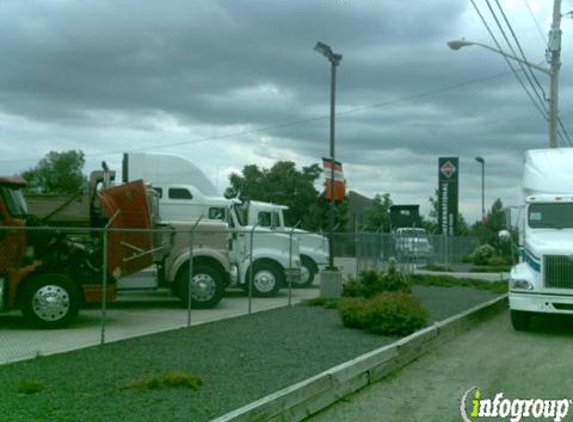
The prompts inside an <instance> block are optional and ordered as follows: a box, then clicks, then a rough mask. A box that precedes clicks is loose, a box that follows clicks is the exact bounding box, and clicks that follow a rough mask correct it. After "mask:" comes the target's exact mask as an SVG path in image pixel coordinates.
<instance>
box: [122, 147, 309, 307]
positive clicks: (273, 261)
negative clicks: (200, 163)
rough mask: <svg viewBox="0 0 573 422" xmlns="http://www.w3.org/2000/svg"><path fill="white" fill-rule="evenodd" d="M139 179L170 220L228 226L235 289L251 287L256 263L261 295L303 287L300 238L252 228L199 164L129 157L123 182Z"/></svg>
mask: <svg viewBox="0 0 573 422" xmlns="http://www.w3.org/2000/svg"><path fill="white" fill-rule="evenodd" d="M134 177H137V178H139V177H144V178H145V180H146V181H148V182H150V183H151V184H152V185H153V188H154V189H155V190H156V191H157V192H158V194H159V203H160V204H161V214H162V217H163V218H165V219H166V220H176V221H187V220H193V221H195V220H197V219H198V218H199V217H203V218H206V219H210V220H222V221H225V222H227V223H228V227H229V236H230V238H229V250H230V251H229V259H230V262H231V267H232V276H231V282H232V284H233V282H234V283H237V284H239V285H240V286H241V287H244V288H247V287H248V285H249V282H250V280H251V271H250V269H251V262H252V267H253V269H254V270H253V274H252V280H253V284H252V286H253V294H254V295H256V296H259V297H270V296H275V295H276V294H277V293H278V291H279V289H280V288H281V287H282V286H284V285H285V284H286V283H287V281H289V280H292V282H293V284H299V283H300V272H301V258H300V250H299V241H298V238H297V237H296V236H289V235H288V234H285V233H276V232H274V231H272V230H271V229H270V228H268V227H263V226H261V225H258V226H256V227H255V225H249V222H248V221H247V220H246V219H245V218H244V216H243V212H242V211H241V210H240V209H238V207H239V205H240V204H241V201H239V200H236V199H226V198H225V197H223V196H222V195H221V194H220V193H218V191H217V189H216V187H215V186H214V185H213V184H212V183H211V182H210V181H209V179H208V178H207V177H206V176H205V174H204V173H203V172H202V171H201V170H200V169H198V168H197V167H196V166H195V165H194V164H193V163H191V162H189V161H187V160H185V159H183V158H181V157H177V156H173V155H163V154H142V153H128V154H125V155H124V163H123V178H124V180H131V179H132V178H134ZM253 233H254V235H253V239H252V250H253V253H252V257H251V235H252V234H253Z"/></svg>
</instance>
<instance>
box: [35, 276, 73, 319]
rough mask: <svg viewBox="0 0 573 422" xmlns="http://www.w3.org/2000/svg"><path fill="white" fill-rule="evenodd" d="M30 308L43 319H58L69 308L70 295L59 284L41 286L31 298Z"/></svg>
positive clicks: (62, 316)
mask: <svg viewBox="0 0 573 422" xmlns="http://www.w3.org/2000/svg"><path fill="white" fill-rule="evenodd" d="M32 310H33V311H34V314H35V315H36V316H37V317H38V318H40V319H41V320H43V321H58V320H60V319H62V318H64V317H65V316H66V315H67V314H68V312H69V310H70V295H69V294H68V291H67V290H66V289H64V288H63V287H61V286H57V285H52V284H49V285H46V286H43V287H41V288H40V289H38V291H36V293H35V294H34V297H33V298H32Z"/></svg>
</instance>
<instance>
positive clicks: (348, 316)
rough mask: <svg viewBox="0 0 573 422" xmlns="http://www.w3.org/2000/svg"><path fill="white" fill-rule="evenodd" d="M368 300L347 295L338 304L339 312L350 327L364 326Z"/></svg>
mask: <svg viewBox="0 0 573 422" xmlns="http://www.w3.org/2000/svg"><path fill="white" fill-rule="evenodd" d="M367 306H368V300H367V299H364V298H362V297H345V298H344V299H342V300H341V301H340V303H339V304H338V314H339V315H340V318H341V319H342V323H343V324H344V326H345V327H348V328H364V318H365V313H366V311H367Z"/></svg>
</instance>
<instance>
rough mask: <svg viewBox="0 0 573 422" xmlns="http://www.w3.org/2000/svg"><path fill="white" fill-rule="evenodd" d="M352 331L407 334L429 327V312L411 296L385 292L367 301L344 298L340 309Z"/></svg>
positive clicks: (345, 322) (343, 321) (340, 313)
mask: <svg viewBox="0 0 573 422" xmlns="http://www.w3.org/2000/svg"><path fill="white" fill-rule="evenodd" d="M338 313H339V315H340V318H341V319H342V323H343V324H344V326H345V327H348V328H366V329H368V330H370V331H373V332H375V333H377V334H384V335H407V334H410V333H413V332H414V331H416V330H417V329H419V328H421V327H423V326H424V325H426V322H427V320H428V312H427V311H426V309H425V308H424V307H423V306H422V304H421V303H420V301H419V300H418V299H417V298H416V297H415V296H414V295H412V294H411V293H406V292H385V293H380V294H378V295H377V296H375V297H373V298H370V299H365V298H356V297H350V298H344V299H342V301H341V302H340V304H339V306H338Z"/></svg>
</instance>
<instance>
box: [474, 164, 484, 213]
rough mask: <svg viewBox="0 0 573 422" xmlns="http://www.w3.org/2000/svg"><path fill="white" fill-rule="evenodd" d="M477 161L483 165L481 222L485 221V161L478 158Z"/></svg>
mask: <svg viewBox="0 0 573 422" xmlns="http://www.w3.org/2000/svg"><path fill="white" fill-rule="evenodd" d="M476 161H477V162H478V163H480V164H481V221H482V223H483V222H484V221H485V160H484V159H483V157H476Z"/></svg>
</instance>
